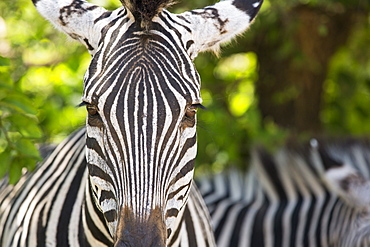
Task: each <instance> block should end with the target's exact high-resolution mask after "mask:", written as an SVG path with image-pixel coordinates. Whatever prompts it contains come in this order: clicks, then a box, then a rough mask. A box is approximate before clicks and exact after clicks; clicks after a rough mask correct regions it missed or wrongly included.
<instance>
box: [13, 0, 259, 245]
mask: <svg viewBox="0 0 370 247" xmlns="http://www.w3.org/2000/svg"><path fill="white" fill-rule="evenodd" d="M168 2H169V1H168V0H161V1H150V0H148V1H134V0H132V1H128V0H127V1H126V0H123V1H122V3H123V4H124V6H123V7H121V8H118V9H117V10H114V11H106V10H105V9H104V8H102V7H98V6H96V5H93V4H90V3H88V2H86V1H84V0H33V3H34V4H35V6H36V8H37V10H38V11H39V12H40V13H41V14H42V15H43V16H44V17H45V18H46V19H48V20H49V21H50V22H51V23H53V24H54V25H55V26H56V27H57V28H58V29H60V30H61V31H63V32H65V33H66V34H68V35H69V36H70V37H72V38H73V39H76V40H78V41H79V42H81V43H82V44H84V45H85V46H86V47H87V48H88V50H89V52H90V53H91V55H92V60H91V63H90V65H89V68H88V70H87V72H86V74H85V78H84V93H83V96H82V103H81V106H86V108H87V112H88V117H87V120H86V162H87V168H88V169H87V171H88V172H87V175H86V176H87V178H86V179H85V180H84V181H82V180H81V179H78V178H80V177H81V176H82V174H81V176H77V175H75V174H74V173H73V172H75V173H76V172H77V171H75V170H70V171H65V173H61V174H60V176H61V177H62V180H60V179H58V180H56V181H54V182H53V179H51V178H50V181H48V179H49V177H48V176H44V175H43V176H42V179H43V180H45V181H46V183H53V184H54V183H57V184H58V183H60V184H61V185H63V186H66V188H64V187H63V188H61V189H60V190H58V192H55V193H52V195H53V196H56V197H58V198H59V197H60V200H59V202H60V204H51V203H46V204H45V207H44V206H43V207H42V208H40V209H38V210H40V211H42V212H47V213H48V214H49V213H50V212H52V211H50V210H49V207H52V208H53V207H55V208H56V209H59V210H60V211H59V212H57V211H56V212H55V214H54V213H53V214H52V216H51V218H50V219H49V218H45V217H43V220H44V221H43V222H42V223H43V224H47V225H48V227H47V228H42V227H41V229H46V232H43V233H42V234H41V233H40V234H37V236H35V235H33V234H31V233H30V231H32V230H38V229H37V228H32V229H30V230H29V229H28V228H27V227H29V226H27V227H26V228H25V229H23V230H25V232H26V233H24V232H23V231H22V229H21V230H19V229H18V231H19V234H22V236H24V237H28V236H29V235H28V234H30V237H33V238H35V239H38V240H39V239H40V241H46V242H45V243H46V244H49V243H50V244H55V243H58V242H57V241H56V239H55V237H54V235H53V234H61V233H59V232H58V231H57V229H58V225H60V224H62V222H63V220H62V219H63V218H61V217H59V215H61V214H65V215H70V214H72V213H74V214H76V216H78V215H85V216H86V215H90V217H89V218H84V217H83V218H82V219H83V220H82V221H81V222H82V223H81V224H82V225H81V226H79V228H78V227H77V228H75V230H77V229H78V230H79V232H81V234H82V232H83V233H84V234H85V235H83V236H87V238H86V239H87V241H88V242H89V244H93V242H91V239H94V237H95V236H96V234H97V233H98V232H97V233H95V231H94V228H90V226H91V224H90V223H89V222H90V221H92V222H94V224H95V222H97V223H99V224H101V225H103V226H104V227H106V228H107V230H108V232H109V234H108V233H105V234H103V235H101V236H100V238H101V239H102V240H101V242H102V243H104V244H107V243H108V242H111V241H112V240H113V242H114V246H165V245H169V244H170V243H171V242H173V243H175V242H176V243H178V241H177V238H175V234H177V233H179V232H182V229H179V227H180V226H181V225H182V222H183V217H184V215H190V214H191V212H190V211H188V210H186V205H187V204H186V203H187V201H188V197H189V192H190V191H191V190H192V189H191V188H192V181H193V180H192V178H193V171H194V160H195V157H196V152H197V145H196V111H197V108H198V107H201V102H202V100H201V97H200V77H199V75H198V73H197V71H196V69H195V67H194V64H193V63H192V59H193V58H194V57H195V56H196V55H197V54H198V53H199V52H202V51H205V50H209V49H216V48H217V47H218V46H219V45H220V43H222V42H225V41H228V40H230V39H231V38H233V37H235V36H236V35H238V34H240V33H242V32H243V31H245V30H246V28H247V27H248V26H249V24H250V22H251V21H252V20H253V18H254V17H255V15H256V14H257V12H258V10H259V9H260V6H261V4H262V0H255V1H250V0H225V1H221V2H219V3H217V4H215V5H213V6H209V7H206V8H204V9H201V10H194V11H189V12H185V13H183V14H178V15H175V14H171V13H170V12H168V11H167V10H165V9H164V7H165V6H166V5H167V4H168ZM143 4H147V5H143ZM78 157H80V158H81V157H83V156H78ZM69 158H72V157H66V160H65V162H70V161H69ZM81 159H82V158H81ZM52 163H53V164H54V165H55V164H57V165H58V164H59V162H58V161H55V162H52ZM77 163H78V164H80V163H79V162H77ZM46 167H48V166H46ZM61 167H62V166H61ZM40 169H45V168H40ZM59 169H61V168H59ZM50 171H52V172H54V173H56V174H58V171H59V170H58V169H57V168H56V170H55V169H51V170H50ZM60 172H62V171H60ZM79 172H86V169H85V168H84V167H82V166H81V169H80V170H79ZM62 174H65V178H63V176H62ZM31 177H33V176H31ZM76 177H77V180H76V183H85V184H86V185H83V186H82V185H81V186H78V187H77V185H76V186H73V189H76V188H79V189H81V188H83V187H85V188H86V191H85V192H83V191H82V190H78V191H76V193H77V194H76V195H78V196H76V197H75V198H76V200H77V201H76V203H75V205H76V207H75V206H74V208H73V209H70V210H69V211H68V210H66V209H65V208H63V206H62V205H63V203H67V197H66V195H67V194H68V193H65V192H64V191H65V189H67V188H72V187H69V186H68V183H63V181H65V179H67V181H68V182H71V183H72V182H74V179H75V178H76ZM53 178H54V177H53ZM30 179H31V178H29V179H27V180H26V181H25V183H30V181H29V180H30ZM34 179H36V177H34ZM68 179H70V180H68ZM31 180H32V179H31ZM40 184H42V183H41V182H40ZM27 188H28V187H27ZM34 188H36V189H37V190H39V191H41V192H39V191H36V190H35V189H33V190H32V189H30V190H31V192H32V193H35V196H36V198H35V199H33V198H32V200H31V198H28V197H25V199H28V200H29V203H31V205H33V204H38V203H39V202H40V201H42V200H47V199H45V198H46V196H47V195H49V194H48V193H47V192H48V191H47V188H48V186H45V188H44V186H41V185H40V186H35V187H34ZM51 188H52V189H55V187H51ZM44 190H45V192H44ZM31 192H30V193H31ZM36 192H37V193H36ZM32 193H31V194H32ZM27 195H28V194H27ZM24 196H26V194H25V195H24ZM43 196H44V197H45V198H43ZM15 198H18V197H15ZM20 198H22V196H20ZM72 198H73V197H72ZM63 199H64V200H63ZM78 200H83V201H85V203H86V205H85V206H84V208H83V210H84V211H82V213H81V211H78V207H79V206H81V204H80V203H79V201H78ZM22 205H23V206H24V205H25V204H22ZM41 205H42V204H41ZM93 206H95V207H93ZM88 209H94V211H91V210H88ZM24 210H25V209H23V208H22V209H20V210H19V211H20V212H21V213H22V212H23V211H24ZM29 212H30V215H29V217H37V215H39V213H38V211H33V210H30V211H29ZM53 212H54V211H53ZM84 212H85V213H84ZM86 212H89V213H88V214H86ZM90 212H91V214H90ZM93 212H95V214H93ZM98 212H100V213H98ZM21 213H20V214H21ZM33 213H34V215H33ZM13 214H14V215H9V217H10V218H16V217H19V216H18V215H17V214H15V212H14V213H13ZM66 218H67V217H66ZM46 220H48V221H50V222H48V223H45V221H46ZM32 222H40V221H32ZM62 225H64V223H63V224H62ZM190 225H192V223H190V222H188V224H187V226H190ZM33 226H34V227H36V226H39V223H37V225H33ZM73 226H74V227H76V226H75V225H73ZM6 227H7V228H10V229H13V228H14V227H15V228H17V227H18V225H17V224H16V225H15V226H14V227H12V226H10V225H6ZM97 228H98V227H97ZM99 229H100V228H99ZM59 230H60V229H59ZM40 231H41V230H40ZM85 231H86V232H85ZM67 232H68V233H71V232H70V231H67ZM99 232H101V231H99ZM72 233H73V232H72ZM15 234H16V233H15V231H11V232H10V235H9V236H11V237H15ZM17 234H18V233H17ZM76 236H79V235H78V234H76ZM181 237H182V236H181ZM181 237H180V235H179V239H181ZM196 237H197V239H198V238H199V240H201V239H203V237H199V236H196ZM15 239H17V237H15ZM41 239H42V240H41ZM21 241H23V240H21ZM193 243H197V245H198V244H199V242H197V241H195V242H193ZM63 244H68V245H71V243H63ZM208 244H209V245H212V241H209V243H208ZM40 245H43V243H40Z"/></svg>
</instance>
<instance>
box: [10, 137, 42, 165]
mask: <svg viewBox="0 0 370 247" xmlns="http://www.w3.org/2000/svg"><path fill="white" fill-rule="evenodd" d="M15 147H16V149H17V150H18V151H19V152H20V153H22V154H23V155H26V156H29V157H33V158H36V159H40V160H41V157H40V153H39V151H38V150H37V148H36V147H35V145H34V144H33V143H32V141H30V140H27V139H20V140H19V141H17V142H16V143H15Z"/></svg>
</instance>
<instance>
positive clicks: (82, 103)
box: [76, 101, 90, 107]
mask: <svg viewBox="0 0 370 247" xmlns="http://www.w3.org/2000/svg"><path fill="white" fill-rule="evenodd" d="M87 105H90V104H89V103H87V102H85V101H82V102H81V103H80V104H78V105H76V107H82V106H87Z"/></svg>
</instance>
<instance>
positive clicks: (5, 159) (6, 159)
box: [0, 150, 11, 179]
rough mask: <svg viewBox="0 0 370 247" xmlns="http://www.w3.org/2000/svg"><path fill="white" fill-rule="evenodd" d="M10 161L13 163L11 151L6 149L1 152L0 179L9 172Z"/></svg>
mask: <svg viewBox="0 0 370 247" xmlns="http://www.w3.org/2000/svg"><path fill="white" fill-rule="evenodd" d="M10 163H11V154H10V151H9V150H4V151H3V152H1V153H0V179H1V178H2V177H4V176H5V175H6V174H7V173H8V171H9V167H10Z"/></svg>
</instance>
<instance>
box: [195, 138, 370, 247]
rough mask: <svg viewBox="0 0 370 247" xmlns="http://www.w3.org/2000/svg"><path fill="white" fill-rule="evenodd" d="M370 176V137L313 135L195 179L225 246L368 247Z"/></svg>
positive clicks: (259, 151)
mask: <svg viewBox="0 0 370 247" xmlns="http://www.w3.org/2000/svg"><path fill="white" fill-rule="evenodd" d="M369 178H370V142H369V141H368V140H362V139H345V140H332V141H328V140H320V141H318V140H317V139H312V140H311V141H310V142H308V143H306V144H294V145H292V146H291V145H287V146H284V147H282V148H281V149H279V150H278V151H277V152H276V153H275V154H273V155H272V154H270V153H269V152H267V151H266V150H264V149H261V148H256V149H255V150H253V151H252V154H251V161H250V167H249V169H248V171H247V172H241V171H240V170H238V169H236V168H234V169H230V170H228V172H223V173H220V174H217V175H214V174H212V175H211V176H209V175H207V176H203V177H201V178H198V180H197V183H198V187H199V190H200V191H201V194H202V196H203V198H204V200H205V202H206V205H207V207H208V209H209V211H210V214H211V221H212V225H213V227H214V231H215V238H216V243H217V245H218V246H220V247H226V246H240V247H247V246H253V247H255V246H258V247H263V246H282V247H289V246H292V247H293V246H294V247H300V246H311V247H312V246H336V247H340V246H342V247H352V246H370V211H369V209H370V180H369Z"/></svg>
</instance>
